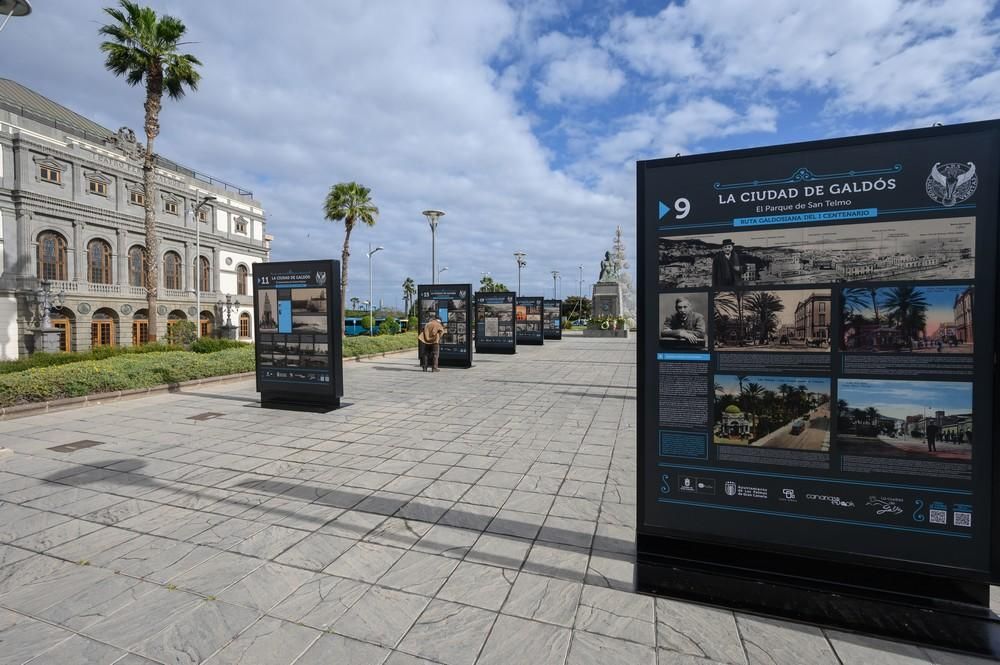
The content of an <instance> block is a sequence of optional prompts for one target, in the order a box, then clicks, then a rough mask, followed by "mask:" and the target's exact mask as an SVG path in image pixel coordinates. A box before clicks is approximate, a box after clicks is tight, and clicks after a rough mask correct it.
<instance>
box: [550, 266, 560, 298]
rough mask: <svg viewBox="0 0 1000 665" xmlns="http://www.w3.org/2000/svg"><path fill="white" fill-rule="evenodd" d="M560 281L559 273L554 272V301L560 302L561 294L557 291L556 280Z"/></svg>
mask: <svg viewBox="0 0 1000 665" xmlns="http://www.w3.org/2000/svg"><path fill="white" fill-rule="evenodd" d="M557 279H559V271H558V270H553V271H552V299H553V300H559V292H558V291H557V290H556V280H557Z"/></svg>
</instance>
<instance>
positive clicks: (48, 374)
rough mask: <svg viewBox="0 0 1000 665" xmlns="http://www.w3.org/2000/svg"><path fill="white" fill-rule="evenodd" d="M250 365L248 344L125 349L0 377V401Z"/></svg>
mask: <svg viewBox="0 0 1000 665" xmlns="http://www.w3.org/2000/svg"><path fill="white" fill-rule="evenodd" d="M139 348H141V347H139ZM253 369H254V351H253V347H252V346H250V345H249V344H247V345H244V347H243V348H240V349H226V350H223V351H218V352H216V353H190V352H187V351H165V352H164V351H159V352H144V353H126V354H121V355H117V356H114V357H112V358H107V359H104V360H91V361H78V362H74V363H72V364H68V365H63V366H54V367H35V368H32V369H27V370H24V371H22V372H17V373H14V374H6V375H3V376H0V406H13V405H15V404H25V403H28V402H42V401H47V400H53V399H61V398H64V397H78V396H80V395H91V394H99V393H105V392H113V391H117V390H131V389H134V388H149V387H152V386H158V385H162V384H164V383H177V382H180V381H187V380H190V379H200V378H205V377H209V376H222V375H226V374H236V373H240V372H251V371H253Z"/></svg>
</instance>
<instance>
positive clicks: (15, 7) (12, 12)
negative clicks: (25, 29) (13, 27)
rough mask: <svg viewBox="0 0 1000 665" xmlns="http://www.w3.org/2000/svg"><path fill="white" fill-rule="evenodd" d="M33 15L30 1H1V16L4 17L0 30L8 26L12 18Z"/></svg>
mask: <svg viewBox="0 0 1000 665" xmlns="http://www.w3.org/2000/svg"><path fill="white" fill-rule="evenodd" d="M30 13H31V3H30V2H28V0H0V14H3V15H4V18H3V23H0V30H3V29H4V27H6V25H7V21H9V20H10V17H11V16H27V15H28V14H30Z"/></svg>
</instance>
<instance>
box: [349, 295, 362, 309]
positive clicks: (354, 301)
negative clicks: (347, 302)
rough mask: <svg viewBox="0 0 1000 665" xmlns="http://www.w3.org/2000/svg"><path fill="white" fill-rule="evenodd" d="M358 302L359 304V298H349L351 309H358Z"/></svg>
mask: <svg viewBox="0 0 1000 665" xmlns="http://www.w3.org/2000/svg"><path fill="white" fill-rule="evenodd" d="M359 302H361V298H359V297H357V296H354V297H353V298H351V309H355V310H356V309H357V308H358V303H359Z"/></svg>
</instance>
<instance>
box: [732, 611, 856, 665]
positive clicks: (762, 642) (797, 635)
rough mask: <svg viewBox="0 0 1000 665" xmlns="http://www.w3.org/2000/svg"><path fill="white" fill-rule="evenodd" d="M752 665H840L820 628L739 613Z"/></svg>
mask: <svg viewBox="0 0 1000 665" xmlns="http://www.w3.org/2000/svg"><path fill="white" fill-rule="evenodd" d="M736 623H737V625H738V626H739V629H740V634H741V635H742V637H743V643H744V644H745V645H746V650H747V657H748V661H749V663H750V665H758V664H764V663H766V664H767V665H792V664H793V663H816V665H825V664H827V663H829V664H830V665H839V661H838V660H837V656H836V654H834V652H833V649H832V648H831V647H830V643H829V642H827V640H826V637H825V636H824V635H823V632H822V631H821V630H820V629H819V628H815V627H813V626H806V625H803V624H793V623H790V622H786V621H778V620H775V619H765V618H762V617H751V616H747V615H745V614H737V615H736Z"/></svg>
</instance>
